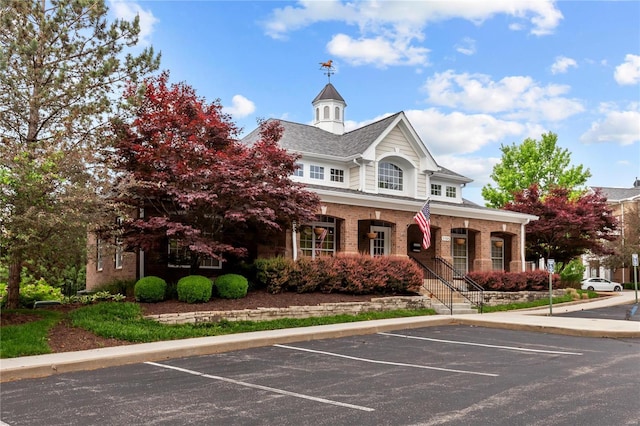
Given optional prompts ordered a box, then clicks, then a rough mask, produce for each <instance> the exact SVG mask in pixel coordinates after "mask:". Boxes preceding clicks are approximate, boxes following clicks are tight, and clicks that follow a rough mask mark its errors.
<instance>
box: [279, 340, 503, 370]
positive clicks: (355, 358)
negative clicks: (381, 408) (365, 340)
mask: <svg viewBox="0 0 640 426" xmlns="http://www.w3.org/2000/svg"><path fill="white" fill-rule="evenodd" d="M273 346H276V347H278V348H285V349H293V350H295V351H303V352H312V353H316V354H321V355H329V356H335V357H338V358H346V359H353V360H355V361H362V362H370V363H372V364H385V365H395V366H399V367H411V368H422V369H425V370H438V371H446V372H449V373H462V374H474V375H477V376H489V377H498V374H492V373H478V372H476V371H468V370H455V369H452V368H441V367H431V366H429V365H418V364H405V363H404V362H391V361H378V360H375V359H368V358H359V357H355V356H349V355H342V354H337V353H334V352H325V351H316V350H313V349H305V348H298V347H296V346H287V345H273Z"/></svg>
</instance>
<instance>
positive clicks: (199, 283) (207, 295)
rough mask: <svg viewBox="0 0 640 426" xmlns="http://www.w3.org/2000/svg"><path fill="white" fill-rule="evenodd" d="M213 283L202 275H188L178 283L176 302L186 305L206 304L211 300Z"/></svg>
mask: <svg viewBox="0 0 640 426" xmlns="http://www.w3.org/2000/svg"><path fill="white" fill-rule="evenodd" d="M212 288H213V283H212V282H211V280H210V279H209V278H207V277H203V276H202V275H189V276H186V277H182V278H180V280H179V281H178V287H177V291H178V300H179V301H181V302H187V303H202V302H208V301H209V299H211V291H212Z"/></svg>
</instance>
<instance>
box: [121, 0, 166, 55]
mask: <svg viewBox="0 0 640 426" xmlns="http://www.w3.org/2000/svg"><path fill="white" fill-rule="evenodd" d="M110 4H111V7H110V8H109V9H110V10H111V12H112V13H113V14H114V15H115V17H116V18H117V19H123V20H125V21H133V20H134V19H135V17H136V15H138V16H140V34H138V38H139V43H140V44H141V45H143V46H145V45H149V44H150V40H149V39H150V37H151V33H153V26H154V25H155V24H157V23H158V22H159V21H158V18H156V17H155V16H153V13H152V12H151V11H150V10H144V9H143V8H142V7H141V6H140V5H139V4H137V3H134V2H126V1H118V0H111V2H110Z"/></svg>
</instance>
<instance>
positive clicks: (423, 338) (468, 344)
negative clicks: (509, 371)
mask: <svg viewBox="0 0 640 426" xmlns="http://www.w3.org/2000/svg"><path fill="white" fill-rule="evenodd" d="M378 334H381V335H383V336H392V337H403V338H405V339H416V340H428V341H430V342H439V343H451V344H454V345H467V346H481V347H483V348H496V349H507V350H510V351H517V352H535V353H539V354H554V355H578V356H579V355H582V353H581V352H565V351H548V350H543V349H528V348H518V347H515V346H500V345H488V344H485V343H472V342H461V341H459V340H442V339H432V338H430V337H418V336H407V335H404V334H394V333H378Z"/></svg>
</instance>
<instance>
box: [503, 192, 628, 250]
mask: <svg viewBox="0 0 640 426" xmlns="http://www.w3.org/2000/svg"><path fill="white" fill-rule="evenodd" d="M504 208H505V209H506V210H511V211H515V212H521V213H528V214H533V215H536V216H538V217H539V219H538V220H536V221H533V222H531V223H529V224H528V225H527V228H526V233H527V242H526V252H527V258H529V259H539V258H547V259H555V260H556V261H558V262H563V263H566V262H569V261H570V260H572V259H574V258H576V257H578V256H580V255H582V254H584V253H586V252H591V253H593V254H596V255H606V254H611V250H610V249H609V248H608V246H607V244H606V241H612V240H615V239H616V238H617V235H615V233H616V231H617V229H618V222H617V219H616V218H615V217H614V216H613V214H612V211H611V209H610V208H609V207H608V206H607V200H606V198H605V197H604V196H603V195H602V194H601V193H600V192H599V191H595V192H585V193H583V194H582V195H580V196H579V197H573V196H572V192H571V190H570V189H567V188H561V187H554V188H552V189H551V190H550V191H549V192H548V193H547V194H546V195H545V196H544V198H543V197H542V196H541V193H540V189H539V188H538V186H537V185H536V184H533V185H531V186H529V188H527V189H526V190H524V191H519V192H517V193H516V194H515V197H514V201H512V202H510V203H507V205H506V206H505V207H504Z"/></svg>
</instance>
